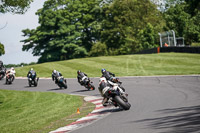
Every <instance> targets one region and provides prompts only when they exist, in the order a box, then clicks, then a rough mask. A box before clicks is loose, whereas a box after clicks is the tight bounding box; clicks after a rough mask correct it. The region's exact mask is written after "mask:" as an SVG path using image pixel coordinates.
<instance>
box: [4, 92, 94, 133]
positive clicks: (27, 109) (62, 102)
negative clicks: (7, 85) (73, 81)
mask: <svg viewBox="0 0 200 133" xmlns="http://www.w3.org/2000/svg"><path fill="white" fill-rule="evenodd" d="M94 107H95V106H94V105H93V104H91V103H86V102H85V101H84V100H83V97H79V96H72V95H67V94H58V93H53V92H27V91H10V90H0V118H1V119H0V129H1V130H0V133H14V132H15V133H22V132H28V133H38V132H40V133H41V132H42V133H47V132H49V131H52V130H55V129H57V128H59V127H62V126H66V125H67V124H70V123H71V122H73V121H76V120H77V119H78V118H81V117H82V116H85V115H87V114H88V113H89V112H91V111H92V110H93V109H94ZM77 108H80V112H81V113H80V114H77V113H76V112H77Z"/></svg>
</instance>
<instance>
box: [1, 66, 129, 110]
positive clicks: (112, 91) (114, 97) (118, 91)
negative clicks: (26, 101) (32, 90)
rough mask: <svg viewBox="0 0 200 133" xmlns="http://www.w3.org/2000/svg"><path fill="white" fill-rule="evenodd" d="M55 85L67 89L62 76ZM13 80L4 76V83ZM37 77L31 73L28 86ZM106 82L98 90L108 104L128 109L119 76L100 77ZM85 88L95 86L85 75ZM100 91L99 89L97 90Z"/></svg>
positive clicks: (10, 75)
mask: <svg viewBox="0 0 200 133" xmlns="http://www.w3.org/2000/svg"><path fill="white" fill-rule="evenodd" d="M5 76H6V72H5V71H4V70H1V71H0V80H1V79H3V78H4V77H5ZM57 78H58V79H57V83H56V84H57V85H58V86H59V87H60V88H62V87H64V88H65V89H67V81H66V79H64V77H63V76H61V77H57ZM13 80H14V75H13V74H8V75H7V76H6V84H12V82H13ZM38 80H39V78H38V77H36V75H34V74H32V75H31V76H30V77H29V78H28V84H29V86H30V87H31V86H35V87H36V86H37V85H38ZM102 81H104V82H106V83H107V84H109V87H105V88H104V89H103V90H102V92H100V93H101V94H102V95H103V96H104V97H106V98H108V99H109V101H108V102H109V104H112V105H114V106H115V107H121V108H122V109H124V110H129V109H130V107H131V104H130V103H129V102H128V94H126V93H125V89H124V88H123V87H122V85H121V84H122V82H120V81H119V78H115V77H113V80H112V81H109V80H106V78H105V77H101V78H100V80H99V82H102ZM82 85H83V86H84V87H85V88H86V89H88V90H95V86H94V85H93V82H92V81H91V80H90V79H89V78H88V77H86V78H85V79H84V82H83V84H82ZM99 91H100V90H99Z"/></svg>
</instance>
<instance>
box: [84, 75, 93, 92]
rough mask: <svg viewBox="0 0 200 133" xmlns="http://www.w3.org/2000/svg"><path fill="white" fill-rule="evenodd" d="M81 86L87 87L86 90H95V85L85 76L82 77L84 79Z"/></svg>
mask: <svg viewBox="0 0 200 133" xmlns="http://www.w3.org/2000/svg"><path fill="white" fill-rule="evenodd" d="M83 86H84V87H85V88H87V89H88V90H95V87H94V85H93V82H92V81H90V79H89V78H88V77H85V78H84V81H83Z"/></svg>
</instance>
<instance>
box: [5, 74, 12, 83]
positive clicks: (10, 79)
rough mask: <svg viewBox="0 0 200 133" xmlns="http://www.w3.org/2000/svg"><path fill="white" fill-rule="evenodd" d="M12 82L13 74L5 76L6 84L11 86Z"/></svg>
mask: <svg viewBox="0 0 200 133" xmlns="http://www.w3.org/2000/svg"><path fill="white" fill-rule="evenodd" d="M13 81H14V74H12V73H9V74H8V75H6V84H12V82H13Z"/></svg>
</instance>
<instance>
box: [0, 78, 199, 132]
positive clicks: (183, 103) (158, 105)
mask: <svg viewBox="0 0 200 133" xmlns="http://www.w3.org/2000/svg"><path fill="white" fill-rule="evenodd" d="M91 80H92V81H93V82H94V85H95V86H96V87H97V86H98V78H91ZM120 80H121V81H122V82H123V86H124V88H125V89H126V92H127V93H128V94H129V102H130V103H131V105H132V107H131V109H130V110H128V111H120V110H117V109H116V110H113V111H112V112H111V113H110V115H108V116H107V117H104V118H103V119H100V120H98V121H96V122H94V123H92V124H91V125H88V126H85V127H83V128H80V129H77V130H75V131H72V133H200V76H160V77H123V78H122V77H121V78H120ZM67 83H68V89H67V90H65V89H62V90H60V89H59V88H58V87H57V86H56V85H55V84H54V82H53V81H51V80H50V79H40V80H39V85H38V87H28V81H27V80H26V79H16V80H15V81H14V83H13V84H12V85H5V80H1V81H0V88H1V89H9V90H23V91H43V92H46V91H47V92H57V93H68V94H78V95H90V96H100V95H99V92H98V89H96V90H94V91H87V90H86V89H85V88H84V87H82V86H80V85H79V84H78V83H77V80H76V79H67Z"/></svg>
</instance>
